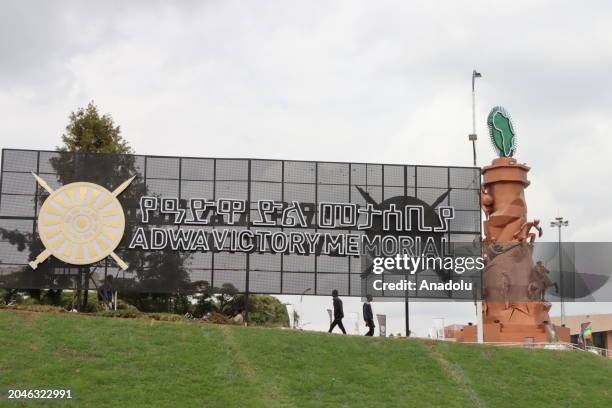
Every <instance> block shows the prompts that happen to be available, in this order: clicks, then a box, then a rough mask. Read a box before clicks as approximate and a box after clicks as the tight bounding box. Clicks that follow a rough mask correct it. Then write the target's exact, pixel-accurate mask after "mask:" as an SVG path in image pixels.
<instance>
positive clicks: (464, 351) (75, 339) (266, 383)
mask: <svg viewBox="0 0 612 408" xmlns="http://www.w3.org/2000/svg"><path fill="white" fill-rule="evenodd" d="M11 388H13V389H14V388H18V389H48V388H59V389H71V390H72V393H73V400H71V401H66V400H64V401H50V400H38V401H29V402H28V403H27V405H28V406H36V407H43V406H66V405H74V406H79V407H97V406H124V407H140V406H147V407H170V406H177V407H187V406H193V407H203V406H204V407H274V406H279V407H322V406H323V407H324V406H329V407H349V406H350V407H353V406H363V407H366V406H367V407H471V406H481V407H559V406H582V405H586V406H589V407H612V362H611V361H608V360H605V359H603V358H601V357H598V356H594V355H589V354H587V353H582V352H563V351H545V350H522V349H508V348H495V347H486V346H470V345H462V344H451V343H437V342H427V341H419V340H407V341H405V340H397V339H396V340H392V339H380V338H362V337H343V336H340V335H328V334H324V333H301V332H294V331H289V330H276V329H263V328H243V327H229V326H217V325H209V324H193V323H170V322H159V321H147V320H144V319H133V320H122V319H111V318H103V317H87V316H78V315H71V314H58V313H32V312H16V311H7V310H3V311H0V395H1V396H0V405H1V404H6V405H7V406H20V404H24V406H25V405H26V403H18V402H15V401H11V402H7V401H6V390H7V389H11ZM3 398H4V400H3Z"/></svg>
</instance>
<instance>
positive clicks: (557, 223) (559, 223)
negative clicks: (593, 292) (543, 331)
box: [550, 217, 569, 326]
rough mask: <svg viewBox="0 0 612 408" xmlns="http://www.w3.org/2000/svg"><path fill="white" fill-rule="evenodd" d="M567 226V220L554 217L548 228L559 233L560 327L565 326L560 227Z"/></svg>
mask: <svg viewBox="0 0 612 408" xmlns="http://www.w3.org/2000/svg"><path fill="white" fill-rule="evenodd" d="M568 225H569V221H568V220H564V219H563V217H556V218H555V221H551V222H550V226H551V227H557V229H558V231H559V243H558V245H559V247H558V252H559V280H560V285H559V291H560V292H561V293H560V295H561V326H565V300H564V299H563V290H564V289H563V254H562V252H561V250H562V248H561V227H567V226H568Z"/></svg>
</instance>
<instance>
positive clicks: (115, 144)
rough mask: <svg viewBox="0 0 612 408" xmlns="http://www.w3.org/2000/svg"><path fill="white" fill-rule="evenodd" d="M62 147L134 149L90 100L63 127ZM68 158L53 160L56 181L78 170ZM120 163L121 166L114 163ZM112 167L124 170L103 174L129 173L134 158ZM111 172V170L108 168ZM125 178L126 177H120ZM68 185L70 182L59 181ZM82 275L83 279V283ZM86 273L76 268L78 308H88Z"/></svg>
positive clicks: (110, 150) (84, 150)
mask: <svg viewBox="0 0 612 408" xmlns="http://www.w3.org/2000/svg"><path fill="white" fill-rule="evenodd" d="M62 142H63V146H58V147H57V150H58V151H59V152H71V153H72V152H78V153H120V154H125V153H132V152H133V150H132V148H131V147H130V145H129V144H128V142H127V141H126V140H125V139H124V138H123V136H122V135H121V127H120V126H118V125H115V122H114V121H113V118H112V117H111V116H110V114H108V113H107V114H100V110H99V109H98V107H97V106H96V105H95V103H94V102H93V101H91V102H89V103H88V104H87V106H86V107H84V108H78V109H77V110H76V111H74V112H72V113H71V114H70V116H69V122H68V125H67V126H66V130H65V133H64V134H62ZM74 160H75V159H74V158H73V157H71V156H58V157H56V158H54V159H52V162H51V163H52V165H53V167H54V169H55V170H56V172H57V174H58V175H59V178H60V179H62V178H70V177H71V176H72V175H73V169H74V168H75V167H76V168H78V164H79V163H78V161H77V162H75V161H74ZM116 161H120V162H121V163H114V162H116ZM112 162H113V164H112V166H117V168H116V170H119V169H123V170H127V171H115V172H110V173H108V172H105V173H106V174H107V175H108V174H113V173H115V174H121V175H122V176H123V173H128V174H129V173H132V172H133V168H134V163H133V158H131V157H127V158H120V157H117V158H116V160H112ZM107 170H110V169H107ZM123 178H127V177H122V179H123ZM61 181H64V183H66V182H70V181H71V180H61ZM83 273H84V274H85V279H84V281H83ZM89 273H90V268H88V267H84V268H79V278H78V279H79V281H78V285H77V287H79V288H80V286H81V284H84V286H85V287H84V291H83V300H82V301H81V294H82V293H81V290H77V299H78V305H79V309H82V308H83V307H85V305H87V301H88V293H89V292H88V289H89Z"/></svg>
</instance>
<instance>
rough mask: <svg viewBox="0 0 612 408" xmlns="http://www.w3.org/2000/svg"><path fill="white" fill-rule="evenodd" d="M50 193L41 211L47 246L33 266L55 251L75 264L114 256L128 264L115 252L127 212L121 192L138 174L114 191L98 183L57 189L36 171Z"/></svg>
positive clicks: (40, 227) (40, 228)
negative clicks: (125, 211) (122, 204)
mask: <svg viewBox="0 0 612 408" xmlns="http://www.w3.org/2000/svg"><path fill="white" fill-rule="evenodd" d="M32 175H33V176H34V178H35V179H36V181H37V182H38V184H40V186H41V187H42V188H44V189H45V190H47V191H48V192H49V197H48V198H47V199H46V200H45V202H44V203H43V205H42V206H41V207H40V211H39V213H38V234H39V235H40V240H41V241H42V243H43V245H44V246H45V248H46V249H45V250H44V251H43V252H42V253H41V254H40V255H38V256H37V257H36V259H35V260H33V261H32V262H30V266H31V267H32V269H36V268H37V267H38V265H39V264H40V263H41V262H43V261H44V260H45V259H47V258H48V257H49V256H51V255H53V256H54V257H56V258H57V259H59V260H60V261H63V262H66V263H69V264H73V265H87V264H92V263H95V262H98V261H100V260H102V259H104V258H106V257H107V256H109V255H110V256H111V257H112V258H113V259H114V260H115V261H116V262H117V264H119V266H120V267H121V269H127V267H128V265H127V264H126V263H125V262H124V261H123V260H122V259H121V258H119V256H118V255H117V254H116V253H115V252H114V250H115V248H117V245H119V242H120V241H121V238H123V232H124V231H125V215H124V213H123V207H121V204H120V203H119V200H117V196H118V195H119V194H121V193H122V192H123V190H125V189H126V188H127V187H128V186H129V185H130V183H131V182H132V180H134V177H132V178H130V179H129V180H126V181H124V182H123V183H121V185H120V186H119V187H117V188H116V189H115V190H114V191H113V192H110V191H108V190H107V189H105V188H104V187H102V186H99V185H97V184H94V183H87V182H78V183H70V184H66V185H65V186H63V187H60V188H59V189H57V190H55V191H53V189H52V188H51V187H49V185H48V184H47V183H46V182H45V180H43V179H42V178H40V177H39V176H38V175H36V174H34V173H32Z"/></svg>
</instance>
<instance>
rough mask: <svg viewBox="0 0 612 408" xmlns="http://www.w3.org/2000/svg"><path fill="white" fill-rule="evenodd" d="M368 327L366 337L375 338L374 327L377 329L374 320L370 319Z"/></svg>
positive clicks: (367, 323)
mask: <svg viewBox="0 0 612 408" xmlns="http://www.w3.org/2000/svg"><path fill="white" fill-rule="evenodd" d="M366 326H368V332H367V333H366V334H365V335H366V336H373V335H374V327H376V326H375V325H374V320H372V319H370V320H368V321H367V322H366Z"/></svg>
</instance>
